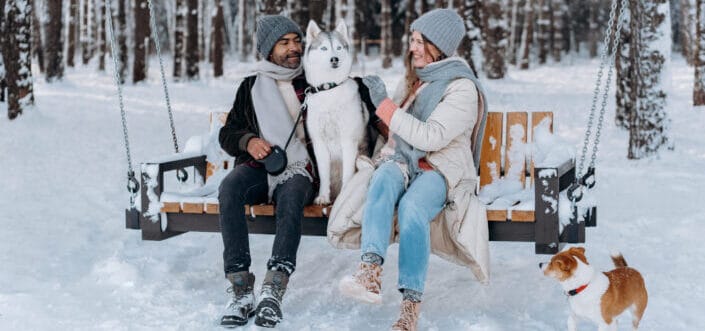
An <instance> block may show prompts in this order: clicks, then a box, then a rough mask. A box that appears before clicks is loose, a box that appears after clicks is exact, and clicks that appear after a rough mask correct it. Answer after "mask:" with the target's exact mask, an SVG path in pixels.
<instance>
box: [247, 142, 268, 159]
mask: <svg viewBox="0 0 705 331" xmlns="http://www.w3.org/2000/svg"><path fill="white" fill-rule="evenodd" d="M247 152H248V153H250V155H252V157H253V158H254V159H255V160H261V159H263V158H265V157H266V156H267V155H269V153H271V152H272V145H270V144H269V143H268V142H267V141H266V140H264V139H260V138H252V139H250V140H249V141H248V142H247Z"/></svg>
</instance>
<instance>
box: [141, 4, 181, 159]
mask: <svg viewBox="0 0 705 331" xmlns="http://www.w3.org/2000/svg"><path fill="white" fill-rule="evenodd" d="M147 4H148V5H149V22H150V26H151V28H152V39H153V40H154V46H155V48H156V50H157V58H159V72H160V73H161V77H162V87H163V88H164V98H165V99H166V110H167V112H168V113H169V125H170V126H171V138H172V139H173V141H174V151H175V152H176V153H178V152H179V143H178V141H177V140H176V128H175V127H174V115H173V114H172V112H171V102H170V101H169V88H168V87H167V83H166V75H165V74H164V60H163V59H162V50H161V46H160V45H159V33H158V32H157V20H156V18H154V8H153V7H152V0H147Z"/></svg>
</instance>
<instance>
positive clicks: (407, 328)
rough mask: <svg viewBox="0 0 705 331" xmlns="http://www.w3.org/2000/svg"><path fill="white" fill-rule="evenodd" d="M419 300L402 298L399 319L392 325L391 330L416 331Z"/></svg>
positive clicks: (419, 307)
mask: <svg viewBox="0 0 705 331" xmlns="http://www.w3.org/2000/svg"><path fill="white" fill-rule="evenodd" d="M420 310H421V302H414V301H411V300H408V299H404V300H402V302H401V312H400V313H399V319H398V320H397V322H396V323H394V325H392V331H416V322H417V321H418V320H419V311H420Z"/></svg>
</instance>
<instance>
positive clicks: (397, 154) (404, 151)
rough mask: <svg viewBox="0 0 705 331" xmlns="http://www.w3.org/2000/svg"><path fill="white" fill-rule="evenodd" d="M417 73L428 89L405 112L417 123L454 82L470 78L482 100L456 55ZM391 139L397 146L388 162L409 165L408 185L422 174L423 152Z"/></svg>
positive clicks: (476, 84) (463, 62)
mask: <svg viewBox="0 0 705 331" xmlns="http://www.w3.org/2000/svg"><path fill="white" fill-rule="evenodd" d="M416 74H417V75H418V76H419V79H420V80H421V81H423V82H425V83H428V85H427V86H425V87H424V88H423V89H421V91H419V94H418V96H416V99H415V100H414V103H413V104H412V105H411V106H409V109H408V112H409V113H410V114H411V115H412V116H414V117H415V118H416V119H418V120H419V121H422V122H426V120H427V119H428V117H429V116H431V113H433V111H434V110H435V109H436V106H437V105H438V103H439V102H440V101H441V97H443V94H444V93H445V91H446V89H447V88H448V84H450V83H451V82H452V81H454V80H456V79H459V78H467V79H470V80H471V81H472V82H473V83H474V84H475V87H476V88H477V90H478V94H481V96H480V97H482V98H483V99H484V94H485V93H484V90H483V89H482V85H480V82H479V81H478V80H477V77H475V75H474V74H473V73H472V70H470V67H469V66H468V65H467V63H466V62H465V60H463V59H462V58H460V57H457V56H455V57H451V58H448V59H445V60H442V61H438V62H434V63H431V64H429V65H427V66H425V67H423V68H420V69H416ZM485 104H486V103H485ZM485 107H486V105H485ZM470 130H472V128H470ZM393 139H394V140H395V142H396V146H395V148H394V155H392V156H391V159H392V160H394V161H396V162H399V163H402V164H405V165H407V166H408V170H409V173H408V176H409V183H411V181H413V180H414V178H416V176H417V175H418V174H420V173H421V172H422V171H423V170H422V169H420V168H419V162H418V160H419V159H420V158H422V157H424V156H425V155H426V152H424V151H422V150H420V149H418V148H416V147H414V146H411V145H410V144H409V143H407V142H406V141H404V139H402V138H401V137H399V136H398V135H394V136H393ZM476 162H477V161H476Z"/></svg>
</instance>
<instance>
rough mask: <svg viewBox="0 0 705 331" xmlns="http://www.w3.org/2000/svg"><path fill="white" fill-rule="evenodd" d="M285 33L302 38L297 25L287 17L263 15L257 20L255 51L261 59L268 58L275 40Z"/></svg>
mask: <svg viewBox="0 0 705 331" xmlns="http://www.w3.org/2000/svg"><path fill="white" fill-rule="evenodd" d="M287 33H296V34H298V35H299V37H303V35H304V34H303V32H301V28H299V25H298V24H296V23H294V21H292V20H291V19H289V18H288V17H284V16H280V15H265V16H262V17H260V18H259V19H257V51H258V52H259V54H260V55H262V56H263V57H265V58H266V57H268V56H269V53H271V52H272V48H274V44H276V43H277V40H279V38H281V37H282V36H283V35H285V34H287Z"/></svg>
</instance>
